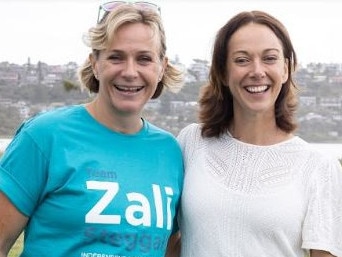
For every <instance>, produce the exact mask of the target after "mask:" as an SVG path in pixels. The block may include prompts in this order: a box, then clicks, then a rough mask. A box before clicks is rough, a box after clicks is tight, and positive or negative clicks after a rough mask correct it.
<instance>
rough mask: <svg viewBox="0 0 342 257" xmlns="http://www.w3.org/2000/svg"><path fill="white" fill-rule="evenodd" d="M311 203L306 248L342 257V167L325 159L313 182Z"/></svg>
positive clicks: (304, 234)
mask: <svg viewBox="0 0 342 257" xmlns="http://www.w3.org/2000/svg"><path fill="white" fill-rule="evenodd" d="M309 183H310V184H309V191H308V193H309V204H308V209H307V214H306V217H305V220H304V224H303V244H302V247H303V248H304V249H318V250H325V251H329V252H330V253H331V254H333V255H335V256H338V257H342V167H341V165H340V163H339V162H338V161H337V160H336V161H335V160H333V161H329V160H324V161H322V162H321V163H320V165H319V167H318V168H317V170H315V172H314V174H313V177H312V178H311V179H310V182H309Z"/></svg>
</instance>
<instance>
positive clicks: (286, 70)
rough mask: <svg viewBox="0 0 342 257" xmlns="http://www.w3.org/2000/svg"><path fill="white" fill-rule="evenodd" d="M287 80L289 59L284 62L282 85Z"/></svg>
mask: <svg viewBox="0 0 342 257" xmlns="http://www.w3.org/2000/svg"><path fill="white" fill-rule="evenodd" d="M288 78H289V59H287V58H286V59H285V61H284V74H283V79H282V83H283V84H284V83H285V82H286V81H287V79H288Z"/></svg>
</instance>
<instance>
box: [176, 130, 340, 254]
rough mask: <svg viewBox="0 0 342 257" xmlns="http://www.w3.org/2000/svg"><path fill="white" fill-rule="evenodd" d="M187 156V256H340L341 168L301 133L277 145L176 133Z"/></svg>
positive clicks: (183, 215)
mask: <svg viewBox="0 0 342 257" xmlns="http://www.w3.org/2000/svg"><path fill="white" fill-rule="evenodd" d="M178 139H179V142H180V143H181V146H182V148H183V154H184V162H185V178H184V188H183V195H182V202H181V212H180V217H179V222H180V229H181V234H182V254H181V256H182V257H209V256H210V257H256V256H258V257H302V256H305V254H306V253H307V250H306V249H321V250H326V251H330V252H331V253H332V254H334V255H336V256H339V257H341V256H342V169H341V165H340V163H339V162H338V160H334V159H332V158H331V159H330V157H328V156H324V155H322V154H321V153H319V152H317V151H315V150H314V149H312V148H311V146H310V144H308V143H306V142H305V141H303V140H302V139H300V138H299V137H293V138H291V139H289V140H287V141H285V142H282V143H279V144H275V145H271V146H256V145H251V144H246V143H243V142H241V141H238V140H236V139H234V138H232V137H231V136H230V135H228V134H226V135H223V136H222V137H220V138H209V139H208V138H206V139H203V138H202V137H201V135H200V126H199V125H197V124H191V125H189V126H188V127H186V128H185V129H183V130H182V131H181V133H180V135H179V137H178Z"/></svg>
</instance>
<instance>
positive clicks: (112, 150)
mask: <svg viewBox="0 0 342 257" xmlns="http://www.w3.org/2000/svg"><path fill="white" fill-rule="evenodd" d="M182 182H183V162H182V154H181V150H180V147H179V145H178V143H177V141H176V140H175V138H174V137H173V135H171V134H170V133H168V132H166V131H164V130H161V129H159V128H157V127H155V126H153V125H152V124H150V123H148V122H147V121H144V126H143V128H142V129H141V131H139V132H138V133H137V134H134V135H126V134H120V133H116V132H113V131H112V130H110V129H108V128H106V127H104V126H103V125H101V124H99V123H98V122H97V121H96V120H94V119H93V118H92V117H91V116H90V115H89V113H88V112H87V111H86V109H85V107H84V106H81V105H80V106H72V107H64V108H60V109H57V110H54V111H50V112H47V113H44V114H40V115H37V116H36V117H34V118H32V119H31V120H29V121H28V122H25V123H24V124H23V125H22V126H21V127H20V128H19V129H18V131H17V133H16V135H15V137H14V138H13V140H12V142H11V144H10V145H9V146H8V148H7V151H6V152H5V154H4V155H3V157H2V158H1V160H0V191H2V192H3V193H5V195H7V197H8V198H9V199H10V200H11V201H12V203H13V204H14V205H15V206H16V207H17V208H18V210H20V211H21V212H22V213H23V214H24V215H26V216H28V217H29V223H28V225H27V228H26V230H25V241H24V245H25V247H24V250H23V253H22V255H21V256H22V257H33V256H34V257H36V256H50V257H53V256H56V257H61V256H68V257H71V256H72V257H99V256H100V257H138V256H150V257H152V256H158V257H162V256H164V254H165V249H166V245H167V241H168V238H169V236H170V234H171V233H172V230H173V227H174V226H173V224H174V220H175V217H176V212H177V206H178V203H179V197H180V194H181V188H182Z"/></svg>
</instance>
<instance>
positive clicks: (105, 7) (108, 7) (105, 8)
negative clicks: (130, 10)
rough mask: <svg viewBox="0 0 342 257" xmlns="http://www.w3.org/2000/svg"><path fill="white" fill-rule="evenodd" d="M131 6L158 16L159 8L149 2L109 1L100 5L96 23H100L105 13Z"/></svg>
mask: <svg viewBox="0 0 342 257" xmlns="http://www.w3.org/2000/svg"><path fill="white" fill-rule="evenodd" d="M127 4H130V5H133V6H135V7H137V8H139V9H148V10H152V11H155V12H157V13H159V14H160V12H161V11H160V7H159V6H158V5H156V4H153V3H149V2H126V1H111V2H107V3H104V4H101V5H100V7H99V12H98V15H97V23H100V22H101V21H102V19H103V17H104V16H105V14H106V13H108V12H110V11H112V10H114V9H115V8H117V7H119V6H122V5H127Z"/></svg>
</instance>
